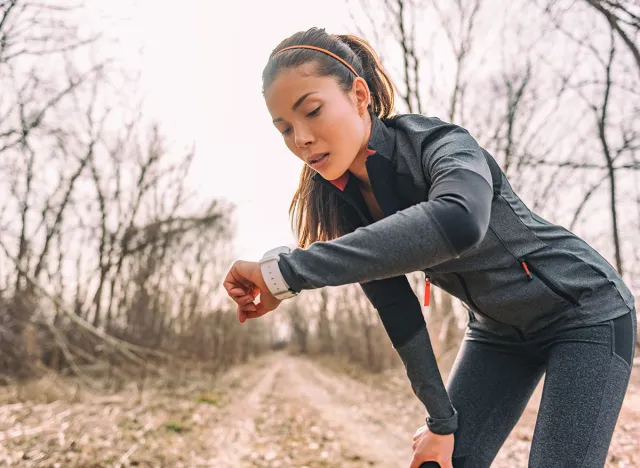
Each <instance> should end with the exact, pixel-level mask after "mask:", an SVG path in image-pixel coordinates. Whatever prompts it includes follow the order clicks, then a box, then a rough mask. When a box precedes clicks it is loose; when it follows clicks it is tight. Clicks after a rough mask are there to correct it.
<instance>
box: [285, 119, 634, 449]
mask: <svg viewBox="0 0 640 468" xmlns="http://www.w3.org/2000/svg"><path fill="white" fill-rule="evenodd" d="M372 129H373V130H372V135H371V140H370V145H369V146H370V148H372V149H373V150H375V151H376V152H377V153H378V154H377V155H376V156H380V157H383V158H388V160H389V164H388V166H389V167H390V168H395V170H396V171H397V175H398V176H402V177H399V178H398V180H400V179H401V178H404V179H403V180H405V181H409V180H410V181H411V183H405V186H404V187H402V186H401V187H396V189H397V190H398V191H399V194H401V195H402V196H403V197H405V198H406V197H409V198H410V199H411V200H412V203H414V204H413V205H411V206H409V207H408V208H406V209H402V210H400V211H397V212H395V213H393V214H389V215H387V216H386V217H385V218H384V219H382V220H380V221H378V222H375V223H373V224H370V225H368V226H365V227H361V228H358V229H357V230H355V231H354V232H352V233H350V234H347V235H344V236H342V237H340V238H339V239H335V240H333V241H330V242H316V243H314V244H313V245H311V246H310V247H309V248H308V249H295V250H294V251H293V252H292V253H290V254H288V255H283V256H282V257H281V259H280V264H281V271H282V273H283V276H284V277H285V280H286V281H287V282H288V283H289V284H290V285H292V284H296V285H304V289H312V288H320V287H324V286H338V285H342V284H348V283H365V282H367V281H372V280H377V279H384V278H390V277H395V276H399V275H402V274H406V273H410V272H413V271H419V270H424V271H425V273H426V274H427V275H428V277H429V278H430V280H431V282H432V283H433V284H435V285H436V286H438V287H440V288H442V289H444V290H445V291H447V292H449V293H450V294H452V295H453V296H456V297H458V298H459V299H460V300H462V302H463V303H465V304H466V306H467V307H468V308H469V310H470V318H472V319H473V321H474V322H473V323H474V327H475V328H476V330H484V331H486V332H487V333H491V332H493V333H494V334H497V333H503V334H504V335H505V336H514V337H518V338H520V337H522V338H523V339H524V338H526V339H535V338H539V337H542V336H545V337H553V336H559V335H560V334H561V333H563V332H565V331H571V330H573V329H575V328H576V327H583V326H585V325H590V324H596V323H599V322H602V321H606V320H610V319H613V318H616V317H619V316H621V315H623V314H625V313H626V312H628V311H629V310H631V308H632V307H633V304H634V298H633V296H632V294H631V292H630V290H629V289H628V288H627V287H626V285H625V284H624V283H623V281H622V279H621V278H620V277H619V275H618V274H617V273H616V271H615V269H614V268H613V267H612V266H611V265H610V264H609V263H608V262H607V261H606V260H605V259H604V258H602V256H600V255H599V254H598V253H597V252H596V251H595V250H594V249H592V248H591V247H590V246H588V245H587V244H586V243H585V242H584V241H582V240H581V239H579V238H578V237H577V236H575V235H574V234H572V233H570V232H569V231H567V230H566V229H565V228H562V227H560V226H557V225H553V224H551V223H549V222H547V221H545V220H544V219H542V218H541V217H539V216H538V215H536V214H535V213H532V212H531V211H530V210H529V208H528V207H527V206H526V205H525V204H524V203H523V202H522V201H521V200H520V198H519V197H518V196H517V195H516V194H515V193H514V191H513V189H512V187H511V186H510V185H509V182H508V181H507V179H506V177H505V176H504V174H502V175H501V181H502V185H501V187H500V191H499V193H496V194H495V195H494V196H493V198H492V199H489V196H487V198H486V203H487V204H490V208H491V209H490V218H489V219H488V220H485V219H482V220H481V222H480V223H479V221H478V219H476V217H475V215H477V213H475V212H474V213H471V212H468V211H467V212H466V213H464V214H460V215H456V216H451V213H449V212H448V210H442V209H438V208H437V207H439V206H440V205H439V202H441V201H442V197H441V195H442V192H441V190H448V191H451V190H452V187H454V188H458V189H459V191H460V192H461V193H463V194H464V192H465V188H466V186H468V185H469V184H468V183H467V184H465V183H463V182H462V181H463V180H469V179H465V178H464V177H461V174H469V173H473V174H475V175H477V177H476V178H475V180H477V181H479V183H482V181H486V182H487V184H488V186H490V187H491V186H492V183H493V182H494V181H493V179H492V177H491V171H490V169H489V165H488V163H487V157H490V155H489V154H488V153H487V152H486V151H485V150H484V149H483V148H481V147H480V146H479V145H478V143H477V142H476V141H475V139H473V138H472V137H471V136H470V135H469V133H468V132H467V131H466V130H465V129H463V128H461V127H459V126H456V125H453V124H449V123H446V122H443V121H441V120H440V119H438V118H433V117H425V116H421V115H415V114H407V115H402V116H399V117H397V118H395V119H394V120H393V123H390V126H387V125H385V123H383V122H382V121H380V120H379V119H377V118H375V119H374V120H373V121H372ZM383 178H384V177H383ZM389 180H392V178H390V179H389ZM372 182H373V181H372ZM382 182H383V181H382V180H379V181H378V183H382ZM456 183H457V184H458V185H456ZM476 185H477V184H476ZM336 190H337V189H336ZM486 193H487V194H488V193H489V192H488V191H487V192H486ZM438 197H440V198H438ZM450 205H451V206H452V209H451V210H453V209H454V208H453V205H454V204H450ZM483 211H485V212H486V210H483ZM451 212H453V211H451ZM478 226H480V228H479V229H478ZM456 229H457V230H462V231H474V232H475V231H477V232H478V239H476V240H475V242H471V243H468V244H465V245H466V246H467V247H468V248H466V249H464V250H462V249H456V248H454V244H456V243H455V242H454V241H453V239H452V238H451V235H449V236H448V235H447V233H451V232H453V230H456ZM523 261H525V262H526V264H527V265H528V267H529V268H530V270H531V273H532V274H531V276H529V275H527V273H526V271H525V268H524V266H523V265H522V262H523ZM381 302H385V301H384V300H382V301H381ZM492 336H493V335H492ZM410 349H411V350H412V352H414V353H416V357H415V358H413V359H416V360H418V359H421V358H422V359H426V360H425V361H424V363H423V365H421V366H412V372H411V373H408V375H409V378H410V379H411V380H412V384H414V383H415V385H417V387H416V388H421V387H422V385H423V382H427V381H432V382H435V383H434V385H436V386H437V382H438V379H439V378H440V373H439V371H438V368H437V366H436V365H434V363H433V362H432V359H431V358H430V357H429V358H425V357H424V356H423V354H421V353H423V352H424V351H420V350H419V347H417V346H416V347H412V348H410ZM429 354H430V355H431V354H432V352H431V353H429ZM409 355H410V352H409V348H408V349H407V350H406V352H405V358H406V359H407V362H412V358H411V357H410V356H409ZM420 356H422V357H420ZM493 357H494V358H496V357H495V356H493ZM496 359H498V361H497V362H494V363H492V362H490V361H488V365H489V366H493V367H494V369H495V370H494V371H493V373H489V374H487V375H489V376H491V378H492V379H499V380H498V382H500V381H501V380H500V379H502V381H505V382H507V383H509V384H510V385H512V384H513V382H511V381H510V380H509V379H508V376H506V375H505V374H506V373H508V372H509V371H511V367H509V365H508V363H505V365H506V368H502V367H501V366H500V359H499V358H496ZM585 365H587V364H586V362H585ZM513 367H514V369H515V367H517V366H515V365H514V366H513ZM505 369H506V370H505ZM513 372H514V373H515V374H516V375H517V371H516V370H513ZM531 372H532V373H533V374H532V375H533V376H534V377H535V375H537V374H536V372H538V373H539V372H540V368H537V369H534V370H532V371H531ZM478 378H480V376H478ZM505 379H506V380H505ZM532 379H533V380H535V378H532ZM532 379H529V381H528V383H527V379H526V378H524V379H523V383H522V384H521V386H520V387H519V385H520V384H513V385H515V387H514V389H513V391H514V392H516V393H515V394H513V395H512V394H506V395H505V394H502V397H503V398H506V399H509V398H513V401H514V402H520V403H519V404H522V399H523V398H525V397H526V392H527V391H528V390H529V389H530V385H533V386H534V387H535V382H534V381H533V380H532ZM414 381H415V382H414ZM466 385H467V386H468V387H470V389H473V388H474V387H475V381H473V380H469V381H467V382H466ZM509 388H511V387H509ZM518 392H519V393H518ZM498 393H500V392H498ZM433 398H434V399H433V400H431V399H429V400H427V399H425V400H424V401H431V403H430V404H431V405H433V408H430V407H427V410H428V411H429V412H430V413H431V412H433V411H434V408H444V407H446V405H447V404H448V403H449V401H448V400H447V399H446V397H445V396H443V392H442V391H436V392H435V396H434V397H433ZM436 400H437V403H436V402H435V401H436ZM452 402H453V400H452ZM475 404H480V405H482V401H480V402H479V403H478V402H476V403H475ZM515 404H516V403H514V405H515ZM453 408H455V409H456V410H457V411H458V412H459V419H460V420H462V419H463V418H464V417H468V416H464V415H463V411H462V410H461V409H460V408H458V407H457V406H456V404H455V402H453ZM467 409H468V408H467ZM435 411H436V412H437V409H436V410H435ZM504 411H506V410H505V409H504V408H496V409H495V413H492V414H485V417H486V418H487V420H488V421H491V418H493V417H497V418H498V420H499V421H500V422H501V423H505V421H506V423H507V424H508V423H509V419H508V418H507V416H504V417H503V416H501V415H502V414H503V412H504ZM510 411H512V410H510ZM510 414H513V413H510ZM505 418H506V419H505ZM516 420H517V418H516ZM514 423H515V422H514ZM491 430H492V431H495V432H496V434H500V433H501V432H500V428H496V427H492V428H491ZM492 440H498V439H492ZM490 442H491V440H489V441H487V443H488V444H489V446H490Z"/></svg>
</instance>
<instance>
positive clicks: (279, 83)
mask: <svg viewBox="0 0 640 468" xmlns="http://www.w3.org/2000/svg"><path fill="white" fill-rule="evenodd" d="M337 88H338V85H337V83H336V81H335V80H334V79H332V77H330V76H315V75H310V74H308V73H304V72H302V73H301V72H300V71H299V70H297V69H288V70H282V71H281V72H280V73H279V74H278V76H277V77H276V78H275V79H274V80H273V82H272V83H271V84H270V85H269V86H268V87H267V88H266V89H265V93H264V97H265V101H266V103H267V106H268V107H269V109H273V110H274V111H275V110H276V109H277V110H278V111H279V112H292V111H294V110H295V109H293V107H294V106H295V104H296V102H297V101H298V100H299V99H300V98H301V97H302V96H304V95H305V94H308V93H314V94H312V95H311V96H310V97H313V96H314V95H326V94H327V93H329V92H331V91H334V90H335V89H337Z"/></svg>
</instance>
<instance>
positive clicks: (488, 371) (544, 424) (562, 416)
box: [447, 310, 637, 468]
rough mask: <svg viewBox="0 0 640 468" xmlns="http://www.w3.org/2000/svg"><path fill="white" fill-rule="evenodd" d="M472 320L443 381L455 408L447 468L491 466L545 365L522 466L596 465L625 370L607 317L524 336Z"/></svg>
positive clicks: (612, 422)
mask: <svg viewBox="0 0 640 468" xmlns="http://www.w3.org/2000/svg"><path fill="white" fill-rule="evenodd" d="M627 313H630V314H632V326H633V330H634V332H633V335H632V336H633V338H632V340H629V342H628V343H627V344H628V346H631V347H633V346H634V343H635V340H636V335H635V333H636V332H635V329H636V326H637V318H636V313H635V310H634V311H632V312H627ZM476 324H477V322H471V323H470V328H469V329H468V331H467V334H466V336H465V338H464V340H463V342H462V345H461V348H460V351H459V353H458V355H457V357H456V361H455V363H454V365H453V368H452V371H451V374H450V376H449V381H448V382H447V389H448V393H449V396H450V398H451V403H452V404H453V405H454V407H456V409H457V410H458V413H459V418H458V419H459V425H458V430H457V431H456V433H455V448H454V459H453V466H454V468H460V467H464V468H487V467H490V466H491V463H492V461H493V460H494V458H495V456H496V455H497V453H498V451H499V450H500V447H501V446H502V444H503V443H504V441H505V439H506V438H507V437H508V435H509V433H510V432H511V430H512V429H513V427H514V426H515V424H516V423H517V422H518V419H519V418H520V416H521V414H522V412H523V410H524V408H525V406H526V404H527V401H528V400H529V398H530V396H531V394H532V393H533V390H534V389H535V387H536V385H537V383H538V382H539V380H540V378H541V376H542V375H543V374H544V372H545V370H546V375H545V381H544V389H543V394H542V400H541V403H540V408H539V410H538V416H537V421H536V427H535V431H534V436H533V439H532V441H531V450H530V456H529V467H530V468H554V467H558V468H559V467H563V468H564V467H571V468H581V467H582V468H596V467H598V468H602V467H603V466H604V464H605V459H606V456H607V452H608V448H609V444H610V441H611V437H612V434H613V430H614V427H615V424H616V420H617V418H618V415H619V412H620V408H621V406H622V401H623V399H624V394H625V392H626V389H627V386H628V383H629V376H630V373H631V368H630V366H629V365H628V364H627V363H626V362H625V361H624V360H623V359H622V358H621V357H620V356H618V355H616V354H614V352H613V342H612V341H613V326H612V322H611V321H610V320H609V321H606V322H603V323H600V324H595V325H589V326H585V327H580V328H574V329H571V330H566V331H562V332H557V333H554V334H552V335H545V336H540V337H538V338H536V339H530V340H524V341H523V340H521V339H519V338H515V337H513V338H510V337H506V336H503V335H495V334H491V333H488V332H487V331H486V330H485V329H484V328H477V327H476V326H475V325H476Z"/></svg>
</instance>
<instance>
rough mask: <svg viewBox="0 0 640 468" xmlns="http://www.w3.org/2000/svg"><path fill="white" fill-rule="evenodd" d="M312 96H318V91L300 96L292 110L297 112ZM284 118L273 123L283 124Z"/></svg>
mask: <svg viewBox="0 0 640 468" xmlns="http://www.w3.org/2000/svg"><path fill="white" fill-rule="evenodd" d="M312 94H318V92H317V91H311V92H309V93H307V94H303V95H302V96H300V97H299V98H298V100H297V101H296V102H295V103H294V104H293V106H291V110H292V111H295V110H296V109H297V108H298V107H300V104H302V103H303V102H304V100H305V99H307V98H308V97H309V96H311V95H312ZM282 120H283V119H282V117H278V118H275V119H273V123H278V122H282Z"/></svg>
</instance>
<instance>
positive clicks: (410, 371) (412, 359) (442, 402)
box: [396, 328, 458, 434]
mask: <svg viewBox="0 0 640 468" xmlns="http://www.w3.org/2000/svg"><path fill="white" fill-rule="evenodd" d="M396 349H397V351H398V354H399V355H400V358H401V359H402V362H403V363H404V366H405V370H406V372H407V377H408V378H409V381H410V382H411V388H412V389H413V392H414V393H415V394H416V396H417V397H418V399H419V400H420V401H421V402H422V403H423V404H424V406H425V408H428V409H429V417H428V418H427V426H428V427H429V429H430V430H431V431H432V432H434V433H436V434H451V433H453V432H454V431H455V430H456V428H457V427H458V413H457V411H456V410H455V408H453V407H452V406H451V402H450V401H449V397H448V395H447V392H446V390H445V388H444V382H443V381H442V377H441V376H440V374H439V373H438V374H437V375H436V374H434V373H433V372H432V371H431V369H433V368H434V367H435V368H437V366H438V364H437V362H436V358H435V356H434V353H433V349H432V347H431V340H430V339H429V334H428V332H427V329H426V328H423V329H421V330H420V331H419V332H418V333H417V334H416V335H415V336H414V337H413V338H412V339H411V340H409V342H408V343H407V344H405V345H404V346H401V347H399V348H396Z"/></svg>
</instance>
